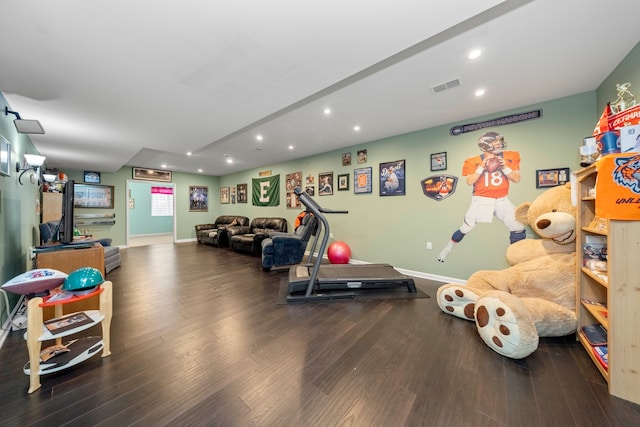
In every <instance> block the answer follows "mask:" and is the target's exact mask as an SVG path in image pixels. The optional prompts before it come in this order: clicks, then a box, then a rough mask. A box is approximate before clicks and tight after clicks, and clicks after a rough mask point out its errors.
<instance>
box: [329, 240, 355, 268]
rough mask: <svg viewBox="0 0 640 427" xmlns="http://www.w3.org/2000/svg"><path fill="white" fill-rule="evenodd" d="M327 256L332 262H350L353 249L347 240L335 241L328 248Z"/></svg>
mask: <svg viewBox="0 0 640 427" xmlns="http://www.w3.org/2000/svg"><path fill="white" fill-rule="evenodd" d="M327 257H328V258H329V262H330V263H331V264H349V260H350V259H351V249H350V248H349V245H347V244H346V243H345V242H340V241H338V242H333V243H332V244H330V245H329V247H328V248H327Z"/></svg>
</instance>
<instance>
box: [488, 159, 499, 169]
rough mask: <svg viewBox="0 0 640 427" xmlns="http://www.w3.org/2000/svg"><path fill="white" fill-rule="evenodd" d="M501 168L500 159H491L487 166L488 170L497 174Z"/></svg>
mask: <svg viewBox="0 0 640 427" xmlns="http://www.w3.org/2000/svg"><path fill="white" fill-rule="evenodd" d="M499 168H500V159H498V158H497V157H491V158H490V159H487V166H486V169H487V171H489V172H495V171H497V170H498V169H499Z"/></svg>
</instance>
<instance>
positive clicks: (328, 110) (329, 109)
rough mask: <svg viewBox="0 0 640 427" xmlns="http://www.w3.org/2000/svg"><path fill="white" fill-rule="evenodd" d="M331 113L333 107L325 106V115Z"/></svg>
mask: <svg viewBox="0 0 640 427" xmlns="http://www.w3.org/2000/svg"><path fill="white" fill-rule="evenodd" d="M329 114H331V108H325V109H324V115H325V116H328V115H329Z"/></svg>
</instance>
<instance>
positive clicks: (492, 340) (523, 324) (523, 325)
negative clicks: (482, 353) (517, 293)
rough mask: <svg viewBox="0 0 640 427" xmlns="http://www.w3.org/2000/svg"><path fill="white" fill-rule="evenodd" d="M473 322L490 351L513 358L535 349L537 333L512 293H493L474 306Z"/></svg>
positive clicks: (536, 346)
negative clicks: (474, 321)
mask: <svg viewBox="0 0 640 427" xmlns="http://www.w3.org/2000/svg"><path fill="white" fill-rule="evenodd" d="M475 320H476V327H477V329H478V333H479V334H480V337H481V338H482V340H483V341H484V342H485V344H487V345H488V346H489V347H491V349H492V350H493V351H495V352H496V353H498V354H501V355H503V356H507V357H510V358H512V359H522V358H524V357H527V356H528V355H530V354H531V353H533V352H534V351H535V349H536V348H538V333H537V331H536V327H535V325H534V323H533V322H532V321H531V318H530V316H529V315H528V314H527V310H526V308H525V307H524V305H523V304H522V302H521V301H520V300H519V299H518V298H517V297H514V296H513V295H511V294H506V293H504V292H499V293H495V292H492V293H490V294H489V295H483V297H482V298H480V299H479V300H478V301H477V303H476V309H475Z"/></svg>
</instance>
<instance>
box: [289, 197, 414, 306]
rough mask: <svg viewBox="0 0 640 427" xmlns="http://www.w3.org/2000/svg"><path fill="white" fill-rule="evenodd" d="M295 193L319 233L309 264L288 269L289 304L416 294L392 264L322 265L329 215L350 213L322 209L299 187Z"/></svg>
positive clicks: (407, 279) (314, 241)
mask: <svg viewBox="0 0 640 427" xmlns="http://www.w3.org/2000/svg"><path fill="white" fill-rule="evenodd" d="M294 192H295V193H296V195H297V196H298V199H299V200H300V202H301V203H302V204H303V205H304V206H305V207H306V208H307V212H311V213H312V214H313V215H315V217H316V218H317V219H318V229H317V231H316V233H315V239H314V240H313V244H312V246H311V252H310V254H309V262H308V263H307V264H299V265H294V266H292V267H290V268H289V286H288V294H287V302H303V301H317V300H328V299H345V298H353V297H355V296H356V295H357V293H358V292H356V291H361V290H380V289H389V288H395V287H406V288H407V292H411V293H413V292H416V285H415V282H414V280H413V279H412V278H411V277H409V276H406V275H404V274H402V273H400V272H399V271H397V270H396V269H394V268H393V267H392V266H391V265H389V264H322V257H323V255H324V253H325V251H326V249H327V243H328V241H329V234H330V233H329V222H328V221H327V218H326V217H325V215H324V214H325V213H326V214H346V213H349V212H348V211H339V210H331V209H325V208H322V207H320V206H319V205H318V204H317V203H316V201H315V200H313V199H312V198H311V196H309V195H308V194H307V193H306V192H303V191H302V189H301V188H300V187H296V188H295V190H294ZM320 234H322V240H321V243H320V247H319V248H318V256H317V257H316V259H315V262H313V263H312V262H311V260H312V257H313V254H314V252H315V249H316V245H317V243H318V241H319V239H320Z"/></svg>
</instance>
